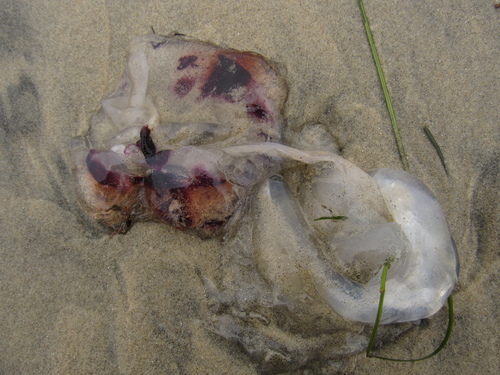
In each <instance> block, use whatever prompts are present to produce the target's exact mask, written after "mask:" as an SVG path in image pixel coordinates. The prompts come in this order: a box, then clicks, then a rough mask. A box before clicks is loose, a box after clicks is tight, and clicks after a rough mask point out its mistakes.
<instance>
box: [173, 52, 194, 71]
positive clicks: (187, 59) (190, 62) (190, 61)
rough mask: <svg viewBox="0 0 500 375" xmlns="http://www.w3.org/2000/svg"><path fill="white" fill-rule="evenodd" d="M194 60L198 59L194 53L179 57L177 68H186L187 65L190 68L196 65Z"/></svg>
mask: <svg viewBox="0 0 500 375" xmlns="http://www.w3.org/2000/svg"><path fill="white" fill-rule="evenodd" d="M196 60H198V56H195V55H190V56H183V57H181V58H180V59H179V66H177V70H183V69H186V68H187V67H188V66H189V67H192V68H196V67H198V65H196V64H195V61H196Z"/></svg>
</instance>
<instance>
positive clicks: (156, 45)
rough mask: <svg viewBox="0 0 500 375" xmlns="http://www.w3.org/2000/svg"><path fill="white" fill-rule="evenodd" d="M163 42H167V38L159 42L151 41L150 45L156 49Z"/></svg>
mask: <svg viewBox="0 0 500 375" xmlns="http://www.w3.org/2000/svg"><path fill="white" fill-rule="evenodd" d="M165 43H167V39H165V40H163V41H161V42H151V46H152V47H153V49H157V48H158V47H161V46H162V45H164V44H165Z"/></svg>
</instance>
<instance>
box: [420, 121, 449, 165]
mask: <svg viewBox="0 0 500 375" xmlns="http://www.w3.org/2000/svg"><path fill="white" fill-rule="evenodd" d="M424 132H425V135H426V136H427V138H429V141H431V143H432V145H433V146H434V148H435V149H436V152H437V154H438V156H439V159H440V160H441V164H442V165H443V168H444V171H445V172H446V174H448V169H447V168H446V164H445V162H444V156H443V153H442V152H441V147H439V144H438V143H437V141H436V140H435V139H434V136H433V135H432V133H431V131H430V129H429V128H428V127H427V126H424Z"/></svg>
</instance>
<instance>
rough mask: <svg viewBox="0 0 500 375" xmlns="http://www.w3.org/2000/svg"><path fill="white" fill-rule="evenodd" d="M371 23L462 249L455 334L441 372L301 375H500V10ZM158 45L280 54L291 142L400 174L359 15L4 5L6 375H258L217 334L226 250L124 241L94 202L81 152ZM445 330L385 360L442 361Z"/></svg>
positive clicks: (381, 365)
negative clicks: (140, 58) (136, 67)
mask: <svg viewBox="0 0 500 375" xmlns="http://www.w3.org/2000/svg"><path fill="white" fill-rule="evenodd" d="M365 6H366V9H367V11H368V15H369V17H370V20H371V26H372V30H373V33H374V37H375V40H376V43H377V46H378V48H379V53H380V55H381V59H382V63H383V67H384V70H385V73H386V76H387V80H388V85H389V89H390V91H391V94H392V97H393V101H394V107H395V111H396V115H397V118H398V120H399V123H400V126H401V134H402V138H403V141H404V143H405V146H406V150H407V152H408V156H409V162H410V165H411V169H412V172H413V173H414V174H415V175H417V176H418V177H419V178H420V179H422V180H423V181H424V182H425V183H426V184H427V185H428V186H429V187H430V188H431V190H432V191H433V192H434V193H435V195H436V196H437V197H438V199H439V201H440V202H441V204H442V207H443V209H444V211H445V212H446V214H447V217H448V219H449V223H450V227H451V231H452V233H453V236H454V238H455V241H456V244H457V247H458V251H459V255H460V261H461V273H460V280H459V284H458V286H457V288H456V292H455V294H454V302H455V319H456V324H455V330H454V333H453V336H452V337H451V340H450V342H449V344H448V345H447V347H446V348H445V349H444V350H443V352H442V353H441V354H439V355H438V356H436V357H434V358H432V359H429V360H427V361H424V362H419V363H414V364H404V363H390V362H385V361H379V360H375V359H367V358H365V357H364V355H362V354H360V355H357V356H354V357H351V358H346V359H344V360H341V361H334V362H330V363H326V364H322V365H321V366H320V367H319V368H318V367H317V368H316V369H314V370H310V371H309V372H303V373H308V374H313V373H321V374H335V373H341V374H345V373H349V374H401V373H405V374H456V373H460V374H462V375H469V374H470V375H472V374H497V373H499V372H500V366H499V357H498V352H499V349H500V348H499V342H498V329H497V324H498V322H499V313H498V311H500V303H499V298H498V291H499V272H498V269H499V264H500V263H499V259H498V245H499V242H500V241H499V227H498V224H499V215H500V208H499V204H500V199H499V185H498V180H499V179H498V171H499V161H500V158H499V133H500V132H499V125H500V111H499V106H498V98H499V92H500V63H499V62H500V35H499V21H500V20H499V17H500V9H495V8H494V2H493V1H492V0H479V1H470V0H453V1H451V0H445V1H440V2H435V1H418V2H415V1H411V2H410V1H394V0H390V1H389V0H388V1H380V2H376V1H370V0H366V4H365ZM151 28H154V30H155V31H156V32H157V33H161V34H169V33H172V32H174V31H175V32H180V33H184V34H187V35H190V36H193V37H195V38H198V39H202V40H207V41H211V42H213V43H216V44H222V45H225V46H228V47H232V48H236V49H240V50H251V51H255V52H258V53H261V54H263V55H264V56H266V57H268V58H269V59H271V60H273V61H275V62H276V63H278V64H279V66H280V68H281V70H282V71H283V72H284V74H286V77H287V81H288V85H289V88H290V94H289V98H288V103H287V106H286V110H285V115H286V118H287V120H288V125H287V126H288V127H289V129H292V130H293V129H297V128H299V127H300V126H301V125H303V124H307V123H313V122H321V123H324V124H327V125H328V126H330V127H331V131H332V133H333V134H335V136H336V137H337V140H338V142H339V145H340V146H341V149H342V152H343V155H344V156H345V157H346V158H348V159H349V160H351V161H353V162H355V163H357V164H358V165H359V166H361V167H362V168H363V169H365V170H369V169H371V168H374V167H392V168H401V163H400V161H399V158H398V154H397V149H396V146H395V142H394V137H393V135H392V130H391V125H390V122H389V117H388V114H387V111H386V108H385V104H384V102H383V97H382V93H381V90H380V86H379V82H378V78H377V75H376V71H375V67H374V65H373V61H372V58H371V54H370V50H369V47H368V44H367V40H366V36H365V33H364V29H363V25H362V21H361V16H360V12H359V9H358V6H357V4H356V1H354V0H349V1H346V0H340V1H285V0H282V1H278V0H258V1H232V2H227V1H219V0H214V1H190V2H186V1H184V0H182V1H181V0H170V1H148V0H145V1H140V2H137V1H131V0H124V1H109V2H108V1H98V0H87V1H80V2H78V3H76V2H67V1H62V0H52V1H49V0H48V1H38V2H25V1H16V0H1V1H0V61H1V64H0V76H1V78H0V121H1V128H0V140H1V142H2V144H1V148H0V153H1V158H0V200H1V202H2V204H1V206H0V243H1V247H0V374H49V373H50V374H79V373H82V374H256V373H257V371H256V367H255V364H254V363H253V362H251V361H250V360H249V358H248V357H247V356H246V354H245V353H244V352H243V351H242V350H241V349H240V348H239V347H238V346H237V345H235V344H234V343H231V342H228V341H225V340H224V339H221V338H219V337H218V336H216V335H214V334H213V333H211V332H210V331H209V330H208V329H207V327H206V325H205V314H206V311H207V298H206V295H205V290H204V287H203V285H202V283H201V281H200V279H199V277H198V276H197V275H196V270H197V269H198V270H201V272H202V273H203V274H205V275H208V276H210V275H214V274H215V273H216V272H218V271H217V270H218V268H217V267H218V266H219V265H220V248H221V246H220V244H219V243H218V242H217V241H201V240H200V239H198V238H196V237H195V236H193V235H192V234H190V233H183V232H179V231H176V230H174V229H171V228H168V227H165V226H162V225H160V224H156V223H142V224H138V225H136V226H134V227H133V228H132V230H131V231H130V232H129V233H127V234H126V235H114V236H110V235H109V234H108V233H107V232H106V230H105V229H104V228H102V227H100V226H99V225H98V224H96V223H95V222H93V221H92V220H91V219H89V218H88V217H87V216H86V215H85V214H83V213H82V211H81V210H80V208H79V206H78V204H77V201H76V197H75V189H74V185H73V180H72V176H71V150H70V139H71V138H72V137H74V136H76V135H82V134H85V133H86V132H87V130H88V127H89V121H90V119H91V118H92V116H93V115H94V114H95V113H96V112H97V111H98V109H99V107H100V100H102V99H103V98H104V97H105V96H106V95H107V94H108V93H109V92H110V91H111V90H112V89H113V88H114V86H115V85H116V83H117V82H118V79H119V77H120V76H121V74H122V72H123V69H124V67H125V62H126V59H127V54H128V51H127V48H128V46H129V43H130V41H131V40H132V39H133V38H134V37H136V36H138V35H142V34H146V33H149V32H151ZM425 125H427V126H428V127H429V128H430V129H431V131H432V132H433V134H434V136H435V138H436V139H437V141H438V142H439V143H440V145H441V148H442V150H443V153H444V157H445V159H446V163H447V167H448V171H449V175H446V173H444V171H443V168H442V166H441V163H440V161H439V159H438V157H437V154H436V152H435V150H434V148H433V147H432V145H431V143H430V142H429V140H428V139H427V138H426V136H425V135H424V132H423V130H422V129H423V127H424V126H425ZM445 327H446V309H445V310H443V311H441V312H440V313H438V314H437V316H435V317H434V318H432V319H429V320H426V321H424V322H422V324H421V325H420V326H418V327H415V328H414V329H412V330H411V331H410V332H409V333H406V334H405V335H403V336H402V337H401V338H400V339H399V340H397V341H396V342H394V343H389V344H386V345H385V346H384V347H383V348H382V349H381V352H383V353H384V354H386V355H390V356H393V357H399V358H407V357H417V356H419V355H422V354H427V353H429V352H430V351H432V348H434V347H436V346H437V345H438V344H439V342H440V340H441V338H442V337H443V335H444V331H445ZM296 373H302V372H300V371H298V372H296Z"/></svg>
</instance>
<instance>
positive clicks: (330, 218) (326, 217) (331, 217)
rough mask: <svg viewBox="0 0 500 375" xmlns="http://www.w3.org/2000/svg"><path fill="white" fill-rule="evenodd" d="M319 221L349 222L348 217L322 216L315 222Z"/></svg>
mask: <svg viewBox="0 0 500 375" xmlns="http://www.w3.org/2000/svg"><path fill="white" fill-rule="evenodd" d="M319 220H347V216H321V217H318V218H316V219H314V221H319Z"/></svg>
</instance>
